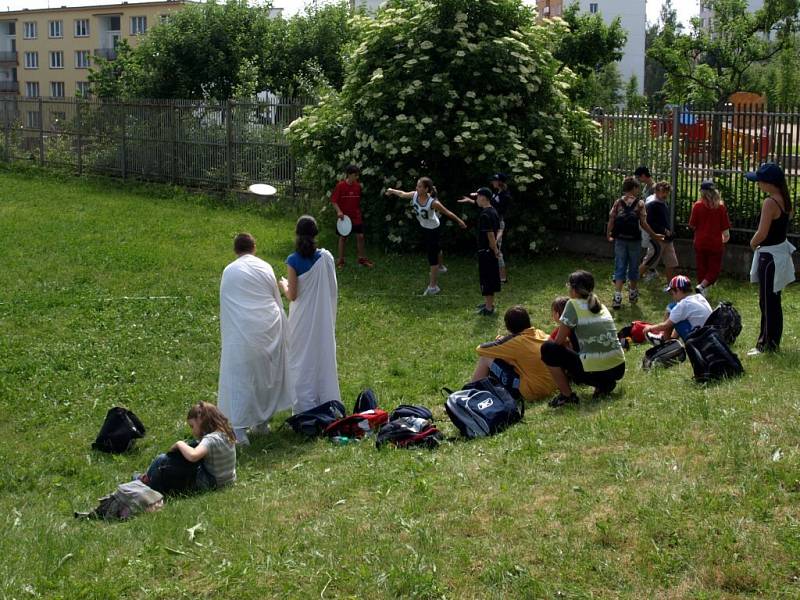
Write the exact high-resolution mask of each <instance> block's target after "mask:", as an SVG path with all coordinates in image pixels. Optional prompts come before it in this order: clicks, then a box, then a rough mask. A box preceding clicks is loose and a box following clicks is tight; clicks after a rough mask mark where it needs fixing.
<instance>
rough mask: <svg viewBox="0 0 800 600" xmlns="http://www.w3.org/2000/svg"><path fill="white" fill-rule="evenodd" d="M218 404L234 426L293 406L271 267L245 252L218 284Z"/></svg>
mask: <svg viewBox="0 0 800 600" xmlns="http://www.w3.org/2000/svg"><path fill="white" fill-rule="evenodd" d="M219 303H220V310H219V325H220V333H221V335H222V352H221V356H220V365H219V396H218V404H219V409H220V410H221V411H222V412H223V413H224V414H225V416H227V417H228V419H230V421H231V425H232V426H233V427H234V428H246V427H255V426H256V425H260V424H261V423H264V422H265V421H268V420H269V419H270V418H271V417H272V415H273V414H274V413H276V412H277V411H279V410H284V409H287V408H289V407H290V406H291V389H292V386H291V380H290V374H289V361H288V352H287V350H288V349H287V340H286V333H287V322H286V313H285V312H284V310H283V303H282V301H281V297H280V293H279V291H278V283H277V281H276V280H275V273H274V271H273V270H272V267H271V266H270V265H269V264H267V263H266V262H264V261H263V260H261V259H260V258H257V257H255V256H253V255H252V254H244V255H242V256H240V257H239V258H237V259H236V260H235V261H233V262H232V263H231V264H229V265H228V266H227V267H225V270H224V271H223V273H222V281H221V282H220V287H219Z"/></svg>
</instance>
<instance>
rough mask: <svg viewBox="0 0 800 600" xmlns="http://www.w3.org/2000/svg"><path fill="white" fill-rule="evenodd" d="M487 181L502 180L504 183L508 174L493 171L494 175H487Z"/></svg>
mask: <svg viewBox="0 0 800 600" xmlns="http://www.w3.org/2000/svg"><path fill="white" fill-rule="evenodd" d="M489 181H502V182H503V183H505V182H506V181H508V175H506V174H505V173H495V174H494V175H492V176H491V177H489Z"/></svg>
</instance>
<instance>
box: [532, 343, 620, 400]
mask: <svg viewBox="0 0 800 600" xmlns="http://www.w3.org/2000/svg"><path fill="white" fill-rule="evenodd" d="M541 353H542V362H543V363H544V364H546V365H547V366H548V367H558V368H560V369H563V370H564V371H566V372H567V375H569V378H570V379H571V380H572V381H573V382H575V383H578V384H583V385H590V386H592V387H593V388H595V389H597V390H599V391H601V392H604V393H608V392H610V391H611V390H613V389H614V388H615V387H617V382H618V381H619V380H620V379H622V378H623V376H624V375H625V363H622V364H620V365H617V366H616V367H614V368H612V369H608V370H606V371H584V370H583V363H582V362H581V357H580V356H579V355H578V353H577V352H575V351H574V350H573V349H572V348H566V347H564V346H561V345H559V344H556V343H555V342H551V341H547V342H545V343H544V344H542V350H541Z"/></svg>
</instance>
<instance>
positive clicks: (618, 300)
mask: <svg viewBox="0 0 800 600" xmlns="http://www.w3.org/2000/svg"><path fill="white" fill-rule="evenodd" d="M611 308H614V309H618V308H622V294H620V293H619V292H615V293H614V299H613V300H612V301H611Z"/></svg>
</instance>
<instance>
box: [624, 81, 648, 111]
mask: <svg viewBox="0 0 800 600" xmlns="http://www.w3.org/2000/svg"><path fill="white" fill-rule="evenodd" d="M625 110H627V111H628V112H629V113H640V112H643V111H645V110H647V98H646V97H645V96H643V95H642V94H640V93H639V78H638V77H636V75H631V78H630V79H629V80H628V83H627V84H626V85H625Z"/></svg>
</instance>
